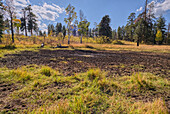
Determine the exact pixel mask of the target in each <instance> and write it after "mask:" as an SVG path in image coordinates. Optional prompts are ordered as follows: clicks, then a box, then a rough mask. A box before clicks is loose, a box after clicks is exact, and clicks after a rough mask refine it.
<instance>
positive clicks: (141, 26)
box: [135, 19, 144, 46]
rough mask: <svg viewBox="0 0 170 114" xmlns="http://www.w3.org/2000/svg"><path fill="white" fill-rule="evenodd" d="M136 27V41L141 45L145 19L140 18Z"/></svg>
mask: <svg viewBox="0 0 170 114" xmlns="http://www.w3.org/2000/svg"><path fill="white" fill-rule="evenodd" d="M136 25H137V26H136V29H135V34H136V42H137V46H139V43H140V42H141V40H142V39H141V38H142V36H143V31H144V20H143V19H140V20H139V21H138V22H137V23H136Z"/></svg>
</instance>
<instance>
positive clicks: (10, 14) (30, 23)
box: [0, 0, 39, 43]
mask: <svg viewBox="0 0 170 114" xmlns="http://www.w3.org/2000/svg"><path fill="white" fill-rule="evenodd" d="M0 10H1V12H0V39H1V38H2V34H3V31H6V32H7V33H8V34H10V33H11V35H12V43H14V32H16V34H19V31H25V35H26V36H27V32H30V34H31V35H33V32H35V33H38V31H39V28H38V24H37V17H36V15H35V14H34V13H33V12H32V8H31V5H28V6H27V7H25V8H23V9H22V12H23V14H22V18H21V19H17V17H16V10H15V7H14V3H13V0H6V2H5V3H4V4H3V3H2V0H0ZM5 14H6V18H4V15H5ZM14 28H15V29H16V30H14ZM0 42H1V40H0Z"/></svg>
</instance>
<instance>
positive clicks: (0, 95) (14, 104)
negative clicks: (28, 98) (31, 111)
mask: <svg viewBox="0 0 170 114" xmlns="http://www.w3.org/2000/svg"><path fill="white" fill-rule="evenodd" d="M18 89H19V88H18V87H17V86H16V85H14V84H7V83H5V82H0V110H1V111H3V110H4V111H5V112H8V111H15V110H17V109H25V106H26V105H24V103H23V102H22V101H21V100H20V99H16V100H10V99H9V96H10V95H11V93H12V92H13V91H15V90H18Z"/></svg>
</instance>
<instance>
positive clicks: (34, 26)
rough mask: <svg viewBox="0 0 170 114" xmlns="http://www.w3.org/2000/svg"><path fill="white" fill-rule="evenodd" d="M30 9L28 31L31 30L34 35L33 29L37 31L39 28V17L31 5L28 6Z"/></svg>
mask: <svg viewBox="0 0 170 114" xmlns="http://www.w3.org/2000/svg"><path fill="white" fill-rule="evenodd" d="M27 9H28V15H27V17H28V31H29V32H31V35H33V30H34V31H35V32H37V30H38V24H37V17H36V15H35V14H34V13H33V12H32V8H31V5H29V6H28V7H27Z"/></svg>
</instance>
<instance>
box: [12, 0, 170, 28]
mask: <svg viewBox="0 0 170 114" xmlns="http://www.w3.org/2000/svg"><path fill="white" fill-rule="evenodd" d="M153 1H154V3H155V9H154V11H155V14H156V15H157V16H158V15H160V14H163V16H164V17H165V19H166V20H167V23H170V0H149V3H150V2H153ZM158 1H159V2H158ZM14 2H15V6H16V9H17V12H18V17H20V16H21V15H22V14H21V12H20V9H21V7H24V6H26V5H28V4H31V5H32V7H33V10H34V12H35V13H36V14H37V15H38V18H39V22H38V23H39V27H40V29H42V30H46V29H47V25H48V24H54V25H56V23H57V22H61V23H62V24H65V23H64V18H65V17H66V15H65V12H64V9H65V8H66V7H67V6H68V4H69V3H70V4H71V5H73V6H74V7H75V8H76V12H77V13H78V14H79V10H80V9H81V10H82V11H83V12H84V15H85V16H86V18H87V20H88V21H89V22H91V25H90V27H91V28H92V27H94V22H97V23H99V22H100V21H101V19H102V17H103V16H105V15H109V16H110V18H111V24H110V25H111V27H112V28H113V29H117V28H118V26H122V25H126V22H127V18H128V16H129V15H130V13H132V12H135V13H137V15H138V14H139V13H140V12H142V11H143V10H144V8H143V7H144V5H145V0H14ZM55 8H56V9H57V10H55ZM44 18H45V19H44ZM78 18H79V15H78Z"/></svg>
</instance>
